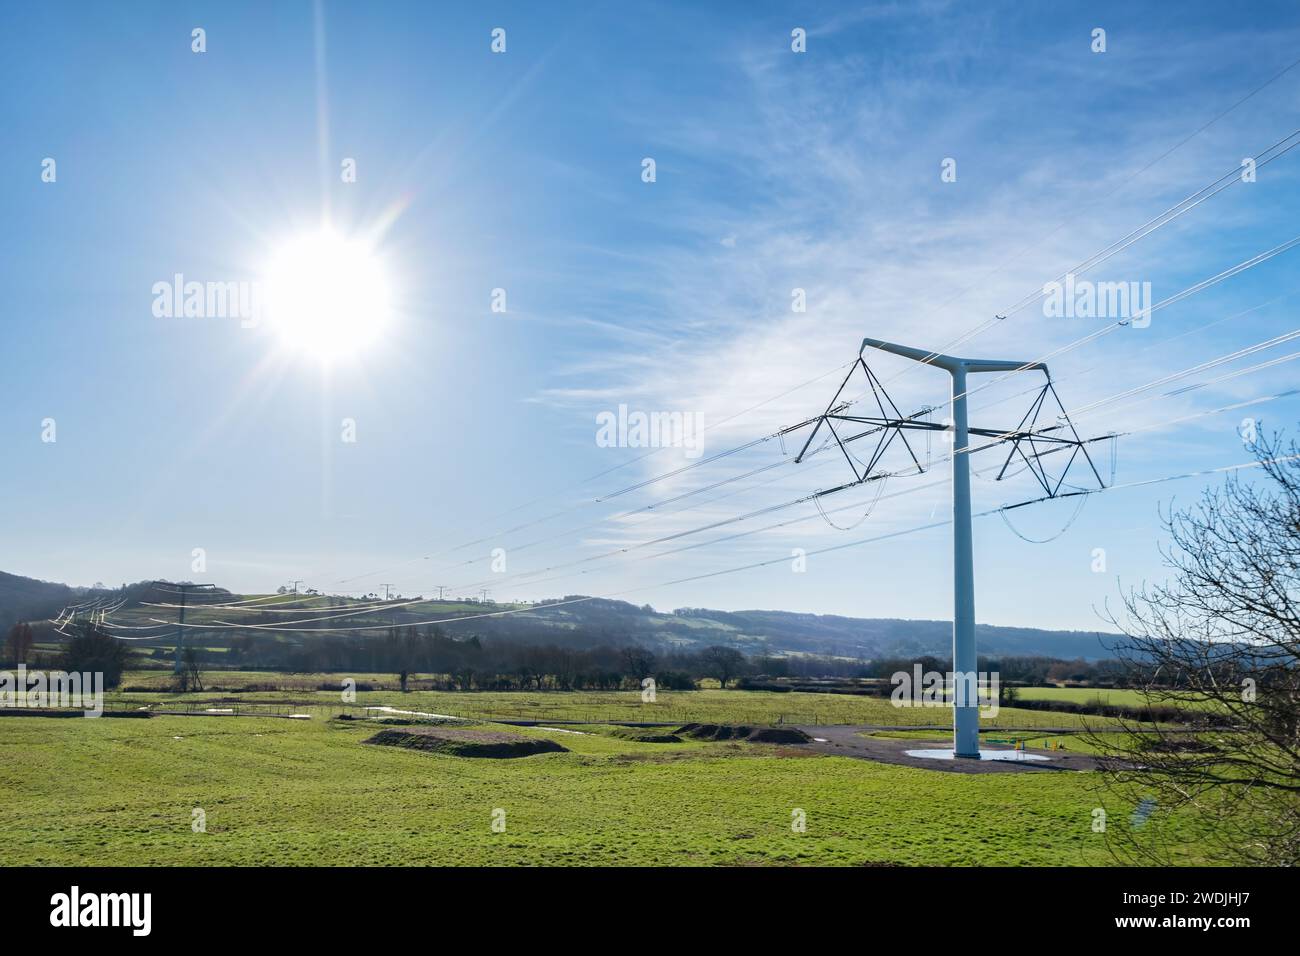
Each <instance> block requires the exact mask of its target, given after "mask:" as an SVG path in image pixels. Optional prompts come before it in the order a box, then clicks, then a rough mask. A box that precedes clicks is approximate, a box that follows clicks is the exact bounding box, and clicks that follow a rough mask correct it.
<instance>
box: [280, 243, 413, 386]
mask: <svg viewBox="0 0 1300 956" xmlns="http://www.w3.org/2000/svg"><path fill="white" fill-rule="evenodd" d="M265 284H266V289H265V291H266V301H267V308H268V314H267V318H268V320H269V323H270V325H271V326H272V327H273V328H274V329H275V331H276V333H277V334H278V336H279V338H280V340H281V342H282V343H283V344H284V346H285V347H286V348H287V349H289V350H290V351H295V352H300V353H305V354H308V355H311V356H314V357H315V358H318V359H320V360H321V361H323V362H334V361H337V360H339V359H342V358H346V357H349V356H352V355H354V354H356V353H358V352H360V351H362V350H364V349H365V348H366V347H367V346H370V345H372V344H373V343H374V342H375V341H376V340H377V339H379V338H380V337H381V336H382V334H383V333H384V331H385V329H386V328H387V326H388V322H389V307H390V306H389V296H390V289H389V285H388V277H387V275H386V274H385V270H384V267H383V262H382V261H381V260H380V258H379V256H378V255H377V254H376V252H375V250H374V249H372V248H371V247H370V246H369V245H367V244H366V243H364V242H361V241H358V240H355V239H349V238H346V237H344V236H341V235H339V234H338V233H336V232H334V231H333V230H331V229H321V230H319V231H317V232H312V233H307V234H305V235H301V236H297V237H295V238H293V239H291V240H289V241H287V242H285V243H284V244H283V245H281V246H280V247H279V248H277V249H276V250H275V252H274V253H273V254H272V256H271V259H270V261H269V263H268V266H267V269H266V278H265Z"/></svg>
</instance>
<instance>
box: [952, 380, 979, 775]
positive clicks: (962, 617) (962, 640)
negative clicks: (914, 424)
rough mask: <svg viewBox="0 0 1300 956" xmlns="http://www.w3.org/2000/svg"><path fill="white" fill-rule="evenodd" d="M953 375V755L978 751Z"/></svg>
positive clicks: (961, 398)
mask: <svg viewBox="0 0 1300 956" xmlns="http://www.w3.org/2000/svg"><path fill="white" fill-rule="evenodd" d="M949 371H950V372H951V374H952V426H953V434H952V670H953V674H954V675H955V676H954V681H953V702H952V704H953V711H952V749H953V754H954V755H955V756H957V757H975V758H977V759H978V757H979V755H980V715H979V701H978V700H975V699H972V698H971V695H970V694H969V689H970V681H969V680H963V675H970V674H974V673H975V672H976V668H977V667H978V656H977V655H976V653H975V544H974V533H973V532H972V530H971V509H970V454H969V453H968V451H967V449H968V448H969V445H970V432H969V422H968V420H967V415H966V369H965V367H964V366H955V367H953V368H952V369H950V370H949Z"/></svg>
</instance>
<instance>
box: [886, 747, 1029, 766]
mask: <svg viewBox="0 0 1300 956" xmlns="http://www.w3.org/2000/svg"><path fill="white" fill-rule="evenodd" d="M903 753H905V754H907V755H908V756H909V757H920V758H922V759H926V760H955V759H958V758H955V757H953V755H952V748H951V747H949V748H948V749H946V750H929V749H927V750H904V751H903ZM960 759H963V760H965V759H967V758H965V757H962V758H960ZM980 759H981V760H1011V761H1026V762H1028V761H1031V760H1050V759H1051V758H1050V757H1044V756H1043V755H1042V754H1031V753H1029V752H1027V751H1024V750H981V751H980Z"/></svg>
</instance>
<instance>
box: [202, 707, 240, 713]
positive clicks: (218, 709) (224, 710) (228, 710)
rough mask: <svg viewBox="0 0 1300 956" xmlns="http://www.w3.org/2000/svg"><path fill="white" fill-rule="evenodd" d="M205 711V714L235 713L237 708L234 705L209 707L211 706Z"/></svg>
mask: <svg viewBox="0 0 1300 956" xmlns="http://www.w3.org/2000/svg"><path fill="white" fill-rule="evenodd" d="M203 712H204V713H205V714H233V713H234V712H235V708H233V707H209V708H207V710H205V711H203Z"/></svg>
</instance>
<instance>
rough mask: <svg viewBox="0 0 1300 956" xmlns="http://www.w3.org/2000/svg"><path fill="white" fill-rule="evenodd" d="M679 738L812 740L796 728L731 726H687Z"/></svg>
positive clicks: (761, 741) (765, 741) (764, 741)
mask: <svg viewBox="0 0 1300 956" xmlns="http://www.w3.org/2000/svg"><path fill="white" fill-rule="evenodd" d="M677 734H678V736H681V737H690V738H692V739H694V740H748V741H750V742H751V743H756V744H806V743H808V741H810V740H812V738H811V737H809V736H808V735H807V734H805V733H804V732H803V731H802V730H798V729H796V728H794V727H746V726H744V725H740V726H732V725H729V724H686V725H685V726H683V727H679V728H678V729H677Z"/></svg>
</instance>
